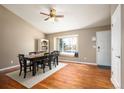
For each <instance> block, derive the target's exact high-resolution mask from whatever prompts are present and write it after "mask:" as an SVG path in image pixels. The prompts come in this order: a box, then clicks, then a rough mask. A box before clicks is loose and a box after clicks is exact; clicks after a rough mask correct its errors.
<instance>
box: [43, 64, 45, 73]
mask: <svg viewBox="0 0 124 93" xmlns="http://www.w3.org/2000/svg"><path fill="white" fill-rule="evenodd" d="M43 73H45V64H44V63H43Z"/></svg>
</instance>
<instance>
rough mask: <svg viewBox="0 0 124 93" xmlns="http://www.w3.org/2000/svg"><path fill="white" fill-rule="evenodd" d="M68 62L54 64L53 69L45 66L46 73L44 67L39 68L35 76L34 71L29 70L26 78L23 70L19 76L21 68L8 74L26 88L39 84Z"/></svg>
mask: <svg viewBox="0 0 124 93" xmlns="http://www.w3.org/2000/svg"><path fill="white" fill-rule="evenodd" d="M66 65H67V64H65V63H59V65H57V66H56V67H55V66H52V70H49V68H48V67H46V68H45V73H43V70H42V69H39V70H38V72H37V73H36V75H35V76H32V72H28V73H27V75H26V78H23V76H24V74H23V72H22V74H21V76H19V70H17V71H14V72H10V73H7V74H6V75H7V76H8V77H10V78H12V79H14V80H15V81H17V82H19V83H20V84H22V85H23V86H25V87H26V88H32V87H33V86H34V85H36V84H38V83H39V82H41V81H42V80H44V79H46V78H47V77H49V76H50V75H52V74H53V73H55V72H57V71H58V70H60V69H61V68H63V67H65V66H66Z"/></svg>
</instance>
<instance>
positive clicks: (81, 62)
mask: <svg viewBox="0 0 124 93" xmlns="http://www.w3.org/2000/svg"><path fill="white" fill-rule="evenodd" d="M59 61H63V62H74V63H81V64H88V65H97V64H96V63H90V62H80V61H70V60H59Z"/></svg>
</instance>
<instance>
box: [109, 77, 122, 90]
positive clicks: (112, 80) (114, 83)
mask: <svg viewBox="0 0 124 93" xmlns="http://www.w3.org/2000/svg"><path fill="white" fill-rule="evenodd" d="M111 82H112V84H113V85H114V87H115V88H116V89H120V87H119V86H118V84H117V83H116V81H115V80H114V79H113V78H111Z"/></svg>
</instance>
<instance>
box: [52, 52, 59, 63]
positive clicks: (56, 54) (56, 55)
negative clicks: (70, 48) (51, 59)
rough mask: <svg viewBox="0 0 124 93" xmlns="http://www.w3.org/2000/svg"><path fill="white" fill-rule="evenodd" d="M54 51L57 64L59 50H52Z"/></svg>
mask: <svg viewBox="0 0 124 93" xmlns="http://www.w3.org/2000/svg"><path fill="white" fill-rule="evenodd" d="M53 52H54V54H55V62H56V63H57V65H58V63H59V62H58V57H59V55H60V51H57V50H56V51H53Z"/></svg>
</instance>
